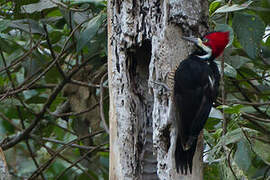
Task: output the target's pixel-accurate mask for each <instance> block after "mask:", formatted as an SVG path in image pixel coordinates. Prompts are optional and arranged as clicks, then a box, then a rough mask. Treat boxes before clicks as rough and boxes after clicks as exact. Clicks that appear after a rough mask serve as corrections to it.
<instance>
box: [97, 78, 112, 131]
mask: <svg viewBox="0 0 270 180" xmlns="http://www.w3.org/2000/svg"><path fill="white" fill-rule="evenodd" d="M107 75H108V73H105V74H104V75H103V76H102V78H101V80H100V84H99V86H100V99H99V113H100V118H101V121H102V123H103V126H104V128H105V130H106V132H107V133H108V134H110V130H109V128H108V125H107V123H106V120H105V116H104V110H103V83H104V79H105V77H106V76H107Z"/></svg>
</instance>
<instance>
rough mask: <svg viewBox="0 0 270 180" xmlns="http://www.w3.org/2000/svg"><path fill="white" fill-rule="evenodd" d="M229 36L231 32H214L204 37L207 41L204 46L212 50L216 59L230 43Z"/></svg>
mask: <svg viewBox="0 0 270 180" xmlns="http://www.w3.org/2000/svg"><path fill="white" fill-rule="evenodd" d="M229 36H230V33H229V32H213V33H210V34H207V35H206V36H205V37H204V38H205V39H207V42H204V45H206V46H208V47H210V48H211V49H212V55H213V56H214V57H218V56H219V55H220V54H221V53H222V52H223V50H224V49H225V47H226V46H227V44H228V43H229Z"/></svg>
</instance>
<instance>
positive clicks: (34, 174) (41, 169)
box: [29, 131, 104, 180]
mask: <svg viewBox="0 0 270 180" xmlns="http://www.w3.org/2000/svg"><path fill="white" fill-rule="evenodd" d="M102 132H104V131H98V132H96V133H93V134H88V135H86V136H82V137H78V138H77V139H74V140H72V141H70V142H69V143H67V144H66V145H63V146H62V147H61V148H59V150H57V151H56V152H55V153H54V155H53V156H52V157H51V159H49V160H48V161H47V162H45V163H44V164H43V165H42V166H40V168H39V169H37V170H36V171H35V172H34V173H33V174H32V175H31V177H29V180H31V179H36V178H37V176H38V175H39V173H40V172H42V171H44V170H45V169H46V168H48V167H49V165H50V164H51V163H52V162H53V161H54V159H55V158H56V157H57V155H58V154H60V153H61V152H62V151H64V150H65V149H66V148H68V147H69V145H70V144H73V143H75V142H76V141H80V140H82V139H85V138H90V137H93V136H96V135H98V134H100V133H102Z"/></svg>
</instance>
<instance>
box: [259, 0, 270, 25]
mask: <svg viewBox="0 0 270 180" xmlns="http://www.w3.org/2000/svg"><path fill="white" fill-rule="evenodd" d="M259 3H260V5H259V7H258V10H257V11H256V13H257V14H258V15H259V16H260V17H261V18H262V20H263V21H264V22H265V24H270V13H269V11H270V1H269V0H261V1H260V2H259ZM260 9H262V10H260Z"/></svg>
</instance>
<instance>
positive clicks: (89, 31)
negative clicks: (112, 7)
mask: <svg viewBox="0 0 270 180" xmlns="http://www.w3.org/2000/svg"><path fill="white" fill-rule="evenodd" d="M105 18H106V16H104V14H99V15H97V16H96V17H94V18H93V19H91V21H90V22H89V23H88V25H87V27H86V29H85V30H84V31H83V32H81V34H80V37H79V40H78V43H77V52H80V51H81V50H82V48H83V47H84V46H85V45H86V44H87V43H88V42H90V41H91V40H92V38H93V37H94V36H95V35H96V33H97V32H98V30H99V27H100V26H101V24H102V22H103V21H104V19H105Z"/></svg>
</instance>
